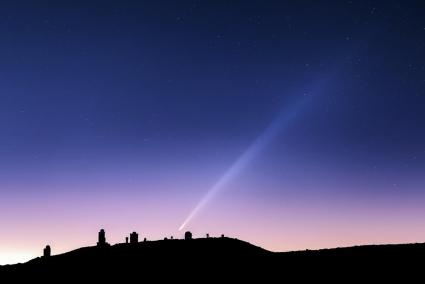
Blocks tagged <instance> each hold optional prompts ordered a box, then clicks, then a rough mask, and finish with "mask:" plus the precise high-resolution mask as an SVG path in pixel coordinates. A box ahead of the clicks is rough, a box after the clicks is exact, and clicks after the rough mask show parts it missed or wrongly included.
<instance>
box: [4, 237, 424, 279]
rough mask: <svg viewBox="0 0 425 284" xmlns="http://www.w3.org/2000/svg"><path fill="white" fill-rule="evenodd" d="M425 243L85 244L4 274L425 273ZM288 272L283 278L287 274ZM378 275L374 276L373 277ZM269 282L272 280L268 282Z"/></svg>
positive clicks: (206, 240)
mask: <svg viewBox="0 0 425 284" xmlns="http://www.w3.org/2000/svg"><path fill="white" fill-rule="evenodd" d="M424 257H425V244H403V245H372V246H357V247H349V248H336V249H324V250H306V251H296V252H283V253H275V252H270V251H267V250H264V249H262V248H260V247H257V246H254V245H252V244H249V243H247V242H244V241H241V240H238V239H232V238H227V237H222V238H201V239H191V240H178V239H174V240H160V241H145V242H138V243H133V244H116V245H112V246H108V245H105V246H93V247H83V248H79V249H76V250H73V251H70V252H67V253H63V254H59V255H53V256H50V257H38V258H35V259H33V260H30V261H28V262H27V263H23V264H15V265H6V266H2V267H0V277H2V279H6V278H12V279H14V280H20V279H22V280H24V279H31V280H34V281H35V280H43V281H44V282H49V280H50V281H53V282H54V281H57V280H59V279H61V280H65V278H64V277H66V279H68V280H69V279H75V280H78V279H80V278H79V277H83V276H84V277H90V278H95V279H111V277H114V278H115V277H118V278H119V279H152V277H153V278H154V279H156V280H158V281H160V280H173V279H174V280H178V279H180V280H181V277H184V278H185V279H187V282H192V281H190V280H193V282H195V281H194V280H196V279H198V280H200V279H203V278H197V277H195V275H203V277H204V278H205V279H210V280H211V279H214V280H220V279H239V280H242V279H245V280H252V279H261V280H264V281H265V280H270V281H272V279H275V278H276V277H278V278H280V279H283V278H284V279H286V280H288V279H293V278H295V279H298V280H303V279H304V280H307V279H319V278H322V279H331V278H336V279H338V277H347V276H349V277H350V278H358V279H363V277H367V279H372V278H376V279H381V280H382V279H386V278H393V277H403V279H406V277H412V276H416V275H417V276H419V275H421V274H422V272H421V270H422V265H423V264H422V263H423V259H424ZM282 277H283V278H282ZM371 277H372V278H371ZM267 282H268V281H267Z"/></svg>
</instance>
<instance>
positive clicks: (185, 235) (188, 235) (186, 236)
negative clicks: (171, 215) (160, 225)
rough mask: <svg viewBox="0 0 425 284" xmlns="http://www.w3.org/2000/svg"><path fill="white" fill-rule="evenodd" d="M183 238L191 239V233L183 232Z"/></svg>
mask: <svg viewBox="0 0 425 284" xmlns="http://www.w3.org/2000/svg"><path fill="white" fill-rule="evenodd" d="M184 239H185V240H191V239H192V233H191V232H189V231H187V232H186V233H184Z"/></svg>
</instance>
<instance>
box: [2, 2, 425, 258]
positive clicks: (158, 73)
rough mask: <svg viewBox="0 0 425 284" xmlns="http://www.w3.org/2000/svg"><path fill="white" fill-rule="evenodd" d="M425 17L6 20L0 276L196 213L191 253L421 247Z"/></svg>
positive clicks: (115, 5) (151, 11)
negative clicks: (0, 271) (197, 245)
mask: <svg viewBox="0 0 425 284" xmlns="http://www.w3.org/2000/svg"><path fill="white" fill-rule="evenodd" d="M424 12H425V4H424V3H423V1H395V0H388V1H330V0H329V1H313V0H311V1H304V0H300V1H242V0H240V1H195V0H193V1H189V0H187V1H129V0H120V1H93V0H92V1H68V0H64V1H44V0H43V1H23V0H14V1H1V3H0V35H1V40H0V43H1V44H0V216H1V217H0V264H2V263H13V262H17V261H23V260H28V259H30V258H32V257H35V256H39V255H40V254H41V252H42V248H43V247H44V246H45V245H46V244H50V245H51V247H52V253H53V254H56V253H61V252H65V251H68V250H71V249H74V248H78V247H81V246H87V245H93V244H95V242H96V238H97V232H98V230H99V229H100V228H104V229H105V231H106V237H107V240H108V241H109V242H111V243H117V242H122V241H124V238H125V236H126V235H128V233H129V232H131V231H134V230H135V231H137V232H138V233H139V234H140V236H141V238H144V237H146V238H147V239H162V238H163V237H165V236H168V237H169V236H171V235H173V236H174V237H181V236H182V235H183V231H179V227H180V226H181V225H182V223H183V222H184V221H185V220H187V218H188V216H190V214H191V212H193V211H194V210H195V208H198V209H199V210H198V209H196V210H195V211H196V212H195V214H193V216H192V217H191V218H190V221H189V222H188V223H187V224H185V227H184V229H185V230H186V229H187V230H190V231H192V232H193V234H194V237H202V236H205V234H206V233H209V234H210V235H211V236H218V235H220V234H222V233H223V234H225V235H227V236H232V237H237V238H241V239H244V240H247V241H249V242H251V243H253V244H256V245H259V246H262V247H264V248H266V249H269V250H273V251H289V250H299V249H317V248H324V247H337V246H350V245H361V244H379V243H405V242H423V241H425V219H424V218H423V217H424V216H425V187H424V186H425V175H424V170H425V131H424V130H425V17H423V15H424ZM223 179H224V181H225V182H221V183H220V181H223ZM217 183H220V185H219V187H220V188H219V190H216V188H215V187H214V186H215V185H217ZM211 191H213V194H211ZM203 200H204V201H203ZM205 200H206V201H205Z"/></svg>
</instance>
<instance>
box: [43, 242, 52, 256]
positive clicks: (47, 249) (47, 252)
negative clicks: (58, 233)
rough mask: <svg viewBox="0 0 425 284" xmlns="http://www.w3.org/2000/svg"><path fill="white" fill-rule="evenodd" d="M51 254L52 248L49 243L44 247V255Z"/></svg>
mask: <svg viewBox="0 0 425 284" xmlns="http://www.w3.org/2000/svg"><path fill="white" fill-rule="evenodd" d="M50 255H51V249H50V246H49V245H47V246H46V247H45V248H44V249H43V257H49V256H50Z"/></svg>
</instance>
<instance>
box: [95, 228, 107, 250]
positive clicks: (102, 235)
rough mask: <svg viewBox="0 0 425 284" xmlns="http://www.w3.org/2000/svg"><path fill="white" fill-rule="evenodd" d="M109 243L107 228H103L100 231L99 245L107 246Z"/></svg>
mask: <svg viewBox="0 0 425 284" xmlns="http://www.w3.org/2000/svg"><path fill="white" fill-rule="evenodd" d="M107 245H109V244H108V243H107V242H106V236H105V230H104V229H101V230H100V231H99V236H98V241H97V246H98V247H101V246H107Z"/></svg>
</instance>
